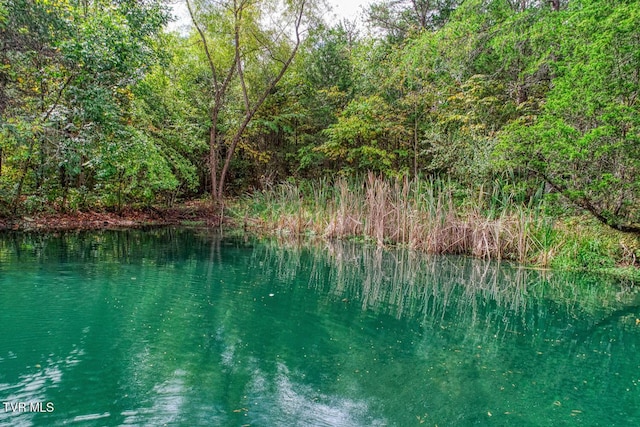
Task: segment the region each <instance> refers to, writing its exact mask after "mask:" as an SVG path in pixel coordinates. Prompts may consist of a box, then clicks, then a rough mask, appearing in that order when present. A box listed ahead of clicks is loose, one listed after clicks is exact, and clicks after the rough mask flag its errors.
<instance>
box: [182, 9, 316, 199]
mask: <svg viewBox="0 0 640 427" xmlns="http://www.w3.org/2000/svg"><path fill="white" fill-rule="evenodd" d="M187 6H188V8H189V13H190V16H191V19H192V21H193V23H194V26H195V28H196V30H197V32H198V35H199V37H200V40H201V43H202V48H203V50H204V52H205V56H206V61H207V63H208V65H209V69H210V72H211V90H210V96H211V98H212V99H211V104H212V105H211V107H210V108H211V112H210V117H211V129H210V134H209V147H210V148H209V163H210V169H211V196H212V198H213V200H214V201H215V202H222V200H223V197H224V191H225V180H226V178H227V174H228V173H229V168H230V166H231V163H232V160H233V158H234V154H235V151H236V148H237V147H238V144H239V143H240V141H241V140H242V138H243V136H244V134H245V130H246V129H247V127H248V126H249V124H250V123H251V121H252V119H253V118H254V116H255V115H256V113H257V112H258V110H259V109H260V107H261V106H262V105H263V104H264V102H265V100H266V99H267V97H268V96H269V95H270V94H271V93H272V92H273V91H274V90H275V88H276V85H277V84H278V82H280V80H281V79H282V77H283V76H284V74H285V73H286V71H287V69H288V68H289V66H290V65H291V63H292V61H293V58H294V57H295V55H296V53H297V51H298V48H299V46H300V44H301V42H302V40H303V37H304V35H305V30H306V28H307V26H308V25H309V19H310V17H311V16H312V10H313V9H312V8H313V6H314V5H313V3H312V2H311V0H291V1H289V0H287V1H284V2H279V1H276V2H269V1H267V0H224V1H220V2H213V1H209V0H203V1H195V2H192V1H191V0H188V1H187ZM221 44H222V45H226V46H229V47H230V49H229V50H227V51H224V48H222V47H221ZM231 90H235V91H236V94H235V95H236V96H237V97H238V98H239V99H240V103H241V108H240V111H241V113H235V115H234V108H235V106H234V105H232V104H231V103H230V99H229V98H230V97H231V94H230V91H231ZM222 115H225V116H227V118H228V119H229V120H230V124H227V126H225V125H224V124H223V123H222V118H223V117H222ZM223 157H224V158H223Z"/></svg>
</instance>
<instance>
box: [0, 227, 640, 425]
mask: <svg viewBox="0 0 640 427" xmlns="http://www.w3.org/2000/svg"><path fill="white" fill-rule="evenodd" d="M639 306H640V295H639V293H638V290H637V289H636V288H634V287H632V286H624V284H619V283H613V282H609V281H607V280H606V279H603V278H598V277H593V276H585V275H575V274H574V275H567V274H560V273H550V272H545V273H542V272H537V271H533V270H525V269H518V268H515V267H509V266H505V265H502V266H500V265H498V264H496V263H489V262H484V261H481V260H471V259H467V258H452V257H427V256H424V255H420V254H415V253H411V252H408V251H385V250H380V249H377V248H368V247H362V246H357V245H339V244H324V246H316V247H300V246H297V245H293V244H277V243H257V242H251V241H244V240H242V239H220V238H218V237H216V236H212V235H207V234H206V233H204V232H198V231H194V230H179V229H178V230H176V229H160V230H150V231H145V232H141V231H128V232H102V233H78V234H76V233H73V234H65V235H63V236H51V235H48V236H44V235H33V234H8V235H3V236H0V328H1V329H0V337H1V338H0V402H1V404H2V406H0V425H2V426H5V425H6V426H31V425H37V426H56V425H81V426H85V425H86V426H119V425H138V426H160V425H171V426H174V425H176V426H244V425H247V426H248V425H251V426H387V425H388V426H412V425H415V426H419V425H427V426H434V425H438V426H466V425H487V426H501V425H504V426H562V425H571V426H573V425H584V426H597V425H601V426H614V425H619V426H631V425H640V386H639V385H638V384H639V383H640V325H639V324H638V321H637V320H636V319H638V318H640V308H638V307H639ZM21 403H22V404H23V405H24V407H22V408H20V406H19V404H21Z"/></svg>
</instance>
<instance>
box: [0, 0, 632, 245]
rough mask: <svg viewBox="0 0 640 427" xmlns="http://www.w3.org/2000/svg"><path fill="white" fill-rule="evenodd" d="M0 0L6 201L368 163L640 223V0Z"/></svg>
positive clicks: (94, 198) (218, 191)
mask: <svg viewBox="0 0 640 427" xmlns="http://www.w3.org/2000/svg"><path fill="white" fill-rule="evenodd" d="M185 6H188V10H189V12H190V16H191V22H192V25H191V27H190V30H188V31H186V32H183V33H178V32H169V31H168V30H167V23H168V16H169V14H168V11H167V9H166V8H165V7H164V6H163V3H162V2H161V0H145V1H131V0H8V1H5V2H4V3H2V5H1V6H0V35H1V38H0V114H1V117H2V122H1V123H0V126H1V128H0V150H1V151H0V205H1V207H2V210H3V212H4V213H5V214H7V213H9V212H10V211H24V210H37V209H43V208H45V207H47V208H50V207H54V208H57V209H81V208H89V207H107V208H119V207H121V206H123V205H125V204H151V203H160V202H164V203H172V202H173V201H175V200H176V199H179V198H190V197H195V196H200V195H205V194H209V195H212V196H213V197H214V199H216V200H217V201H221V200H222V198H223V196H224V195H225V194H232V193H239V192H243V191H246V190H251V189H260V188H265V187H267V186H269V185H270V184H272V183H274V182H281V181H284V180H287V179H294V180H304V179H318V178H326V177H334V176H336V175H354V174H365V173H368V172H373V173H375V174H377V175H380V176H386V177H390V178H400V177H410V178H414V177H419V178H430V179H435V178H437V179H446V180H449V181H450V182H453V183H455V184H456V185H458V187H459V188H460V189H462V190H461V191H462V192H464V189H465V188H467V189H468V188H472V187H476V188H477V187H478V186H482V185H489V184H490V185H492V186H495V185H496V182H499V183H500V185H502V186H503V187H505V188H509V189H510V191H511V192H512V196H513V197H512V198H511V199H510V200H512V201H513V202H518V203H522V204H523V205H527V204H529V203H531V200H532V199H533V198H539V197H540V189H541V188H542V189H543V190H544V193H546V194H547V197H551V198H554V197H555V200H557V201H558V202H559V203H560V204H559V206H561V207H562V209H566V208H568V207H569V206H574V207H576V208H578V209H584V210H586V211H588V212H590V214H592V215H593V216H594V217H595V218H597V219H598V220H599V221H601V222H603V223H605V224H607V225H609V226H611V227H613V228H615V229H618V230H621V231H633V232H639V231H640V108H639V105H640V104H639V103H640V101H639V99H638V98H639V97H640V73H639V71H638V70H640V2H638V1H634V0H626V1H613V2H605V1H602V0H554V1H550V2H542V1H533V0H465V1H453V0H442V1H440V0H411V1H408V0H407V1H399V0H380V1H378V2H377V3H374V4H373V5H372V6H371V7H370V8H369V10H368V11H367V13H366V19H365V23H364V24H363V25H364V26H362V25H356V24H355V23H353V22H348V21H342V22H338V23H335V22H334V23H332V24H328V23H327V22H324V21H323V19H322V18H321V17H322V16H323V14H322V10H321V2H318V1H315V0H306V1H305V0H296V1H293V0H282V1H278V0H235V1H212V0H193V1H192V0H190V1H189V2H188V3H187V4H186V5H185Z"/></svg>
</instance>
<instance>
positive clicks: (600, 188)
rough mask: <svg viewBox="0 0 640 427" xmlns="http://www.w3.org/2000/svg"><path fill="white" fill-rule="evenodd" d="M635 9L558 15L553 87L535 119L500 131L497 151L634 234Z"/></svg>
mask: <svg viewBox="0 0 640 427" xmlns="http://www.w3.org/2000/svg"><path fill="white" fill-rule="evenodd" d="M638 6H639V5H638V4H637V2H631V3H630V4H610V3H607V4H603V3H601V2H592V1H584V2H582V4H581V7H579V8H578V7H577V6H576V8H575V9H573V8H571V9H569V10H567V11H566V12H564V13H563V15H564V16H563V18H564V22H565V24H564V25H562V26H558V27H557V28H556V31H557V36H556V37H557V40H558V42H559V46H558V47H557V53H556V54H555V55H556V57H557V58H558V59H557V60H556V61H555V62H554V63H552V64H551V65H552V66H553V67H554V69H555V73H556V74H557V76H556V77H555V79H554V86H553V89H552V90H551V91H550V92H549V94H548V97H547V99H546V102H545V105H544V107H543V109H542V111H541V114H540V116H539V117H537V118H534V119H530V118H526V117H523V118H521V119H519V120H517V121H514V122H513V123H512V124H511V125H510V126H509V127H508V128H507V129H506V132H504V134H503V142H502V144H501V150H500V152H501V153H502V154H503V155H504V156H505V157H506V158H508V159H511V160H512V161H513V163H514V164H516V165H519V166H521V167H524V168H527V169H530V170H532V171H534V172H536V173H538V174H539V175H540V176H542V177H544V178H545V180H547V181H548V182H549V183H550V184H551V185H553V187H554V188H555V189H556V190H557V191H559V192H561V193H562V194H563V195H564V196H566V197H567V198H568V199H569V200H571V201H573V202H575V203H576V204H577V205H579V206H581V207H583V208H585V209H587V210H589V211H590V212H591V213H592V214H594V215H595V216H596V217H597V218H598V219H600V220H601V221H602V222H604V223H606V224H608V225H610V226H612V227H614V228H619V229H622V230H624V229H636V230H640V210H639V209H638V206H640V199H639V197H640V113H639V112H638V108H637V105H636V102H637V98H638V96H639V95H640V85H638V80H637V69H638V67H640V56H639V55H638V51H639V50H640V45H639V44H638V37H637V34H638V33H637V29H638V28H640V13H639V12H638V10H639V8H638ZM634 70H636V71H634ZM576 100H579V102H576Z"/></svg>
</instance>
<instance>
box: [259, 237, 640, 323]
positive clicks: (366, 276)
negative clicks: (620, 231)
mask: <svg viewBox="0 0 640 427" xmlns="http://www.w3.org/2000/svg"><path fill="white" fill-rule="evenodd" d="M262 252H264V253H262ZM270 257H274V258H275V259H276V261H275V262H274V263H273V264H272V265H273V266H274V267H273V268H275V272H274V274H275V275H276V276H277V277H278V280H281V281H283V282H291V281H293V280H294V278H295V277H298V276H305V275H308V276H309V286H310V287H312V288H314V289H316V290H318V291H321V292H325V293H327V294H329V295H333V296H335V297H336V298H338V299H345V300H348V301H349V302H350V303H359V304H361V306H362V308H363V309H366V310H373V311H376V312H383V313H386V314H391V315H393V316H394V317H396V318H414V319H421V321H422V323H423V324H425V325H427V324H428V325H431V326H434V325H436V324H437V325H442V324H446V323H447V321H449V320H450V319H455V321H463V322H465V323H467V324H468V325H469V326H474V327H477V326H480V325H485V326H486V327H489V326H492V327H493V328H494V334H495V333H500V334H505V333H521V332H523V331H525V330H529V331H536V330H540V329H547V328H548V327H550V326H554V327H555V328H556V329H557V331H558V333H561V332H562V331H564V330H566V331H571V332H572V333H573V332H576V333H588V331H589V330H591V329H593V328H598V327H601V326H602V325H604V324H607V323H610V322H616V321H618V320H620V319H622V318H624V317H625V316H631V317H632V316H633V315H634V314H635V315H640V310H638V303H637V299H638V298H637V292H638V290H637V288H634V287H633V286H630V287H627V288H625V287H622V286H621V285H620V284H619V283H616V282H614V281H607V280H606V279H603V278H602V277H597V276H587V275H582V274H577V273H576V274H571V273H561V272H550V271H542V270H533V269H527V268H523V267H518V266H515V265H512V264H506V263H499V262H495V261H486V260H481V259H474V258H468V257H457V256H455V257H447V256H427V255H424V254H422V253H416V252H411V251H408V250H384V249H381V248H379V247H371V246H364V245H358V244H347V243H339V242H338V243H336V242H333V243H328V244H326V246H324V247H323V246H317V247H296V246H288V247H286V249H285V250H282V246H281V245H280V244H278V245H272V246H269V245H266V246H264V247H260V248H259V249H258V253H254V258H256V259H257V260H260V262H264V264H269V263H268V262H266V261H265V259H266V258H270ZM551 319H561V320H560V321H559V323H558V324H556V325H548V324H547V323H546V322H548V321H550V320H551ZM579 331H582V332H579Z"/></svg>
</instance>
